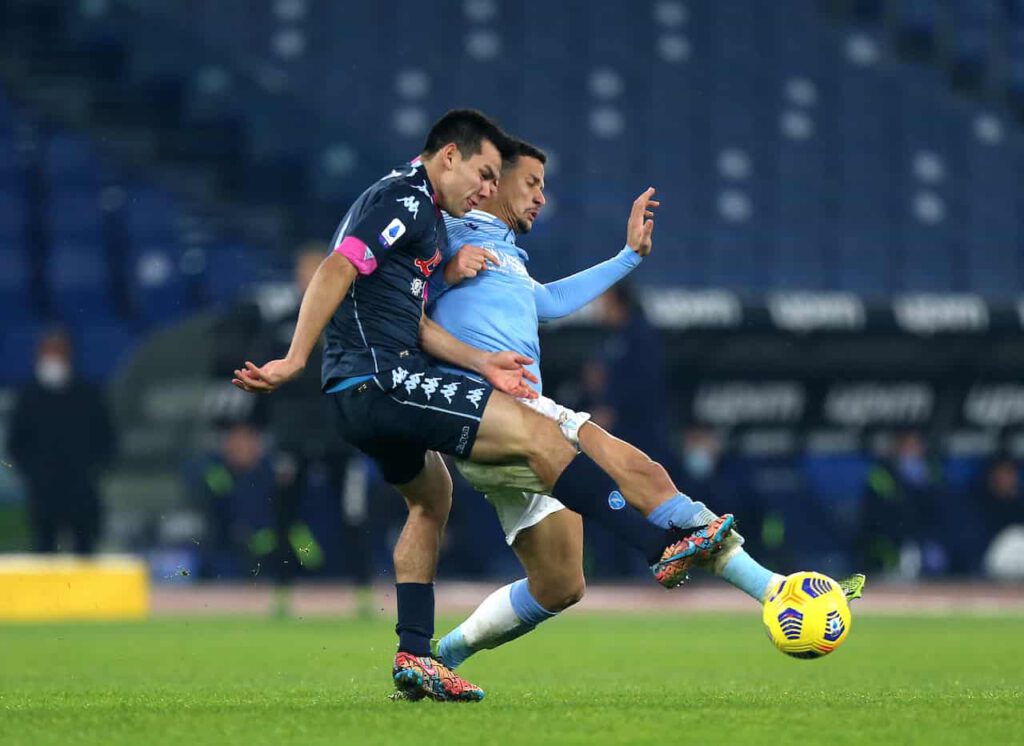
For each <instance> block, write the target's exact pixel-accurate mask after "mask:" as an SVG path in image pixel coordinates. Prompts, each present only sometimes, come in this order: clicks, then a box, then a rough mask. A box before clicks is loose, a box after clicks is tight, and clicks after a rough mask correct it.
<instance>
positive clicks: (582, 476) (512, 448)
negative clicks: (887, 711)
mask: <svg viewBox="0 0 1024 746" xmlns="http://www.w3.org/2000/svg"><path fill="white" fill-rule="evenodd" d="M556 406H557V405H556ZM583 429H585V428H583ZM470 453H471V459H472V460H473V461H475V462H484V463H487V462H491V463H493V462H502V461H508V460H509V459H514V458H521V459H525V460H526V462H527V464H528V465H529V466H530V468H531V469H532V470H533V472H534V473H535V474H536V475H537V476H538V478H539V479H540V481H541V484H540V485H539V486H540V487H541V489H540V490H537V491H541V492H546V493H548V494H550V495H552V496H554V497H555V498H557V499H558V500H560V501H561V502H562V504H564V505H565V506H566V507H567V508H570V509H571V510H574V511H576V512H577V513H579V514H580V515H582V516H583V517H584V518H587V519H592V520H596V521H598V522H599V523H601V524H602V525H603V526H605V527H606V528H607V529H608V530H610V531H611V532H612V533H614V534H615V535H616V536H618V537H619V538H621V539H623V540H624V541H625V542H626V543H628V544H629V545H631V546H633V547H635V548H636V549H638V550H639V551H641V552H642V553H643V555H644V557H645V558H646V559H647V561H648V563H649V564H650V565H651V568H652V571H653V572H654V575H655V577H656V578H657V580H658V582H659V583H661V584H662V585H665V586H667V587H673V586H675V585H678V584H679V583H680V582H682V580H683V579H684V578H685V573H686V570H687V568H688V567H689V565H690V564H692V563H693V561H694V560H695V559H696V558H697V557H698V556H705V555H708V554H709V553H711V552H713V551H715V550H716V549H717V547H718V542H719V541H720V540H721V538H722V537H724V536H725V534H726V533H727V531H728V529H729V527H730V525H731V521H732V517H731V516H727V517H723V519H722V522H721V525H720V526H716V527H714V528H713V529H712V530H711V531H704V530H703V529H702V530H701V532H702V533H703V534H707V536H704V535H701V536H697V535H696V534H695V535H693V536H691V535H690V534H691V533H694V532H690V531H686V530H680V529H676V528H665V527H659V526H656V525H654V524H652V523H650V522H648V521H647V520H645V519H644V518H643V517H642V515H639V514H638V513H637V512H635V511H631V510H620V508H622V507H623V506H624V505H625V502H623V501H622V499H621V498H622V494H621V492H620V491H619V485H618V480H619V479H622V480H623V481H626V482H628V483H630V484H631V485H633V487H632V488H631V491H632V492H633V494H634V495H636V494H640V493H642V492H643V485H641V484H640V480H639V479H638V476H637V474H636V473H635V472H634V471H631V470H629V469H626V468H623V463H622V461H617V460H609V462H608V468H607V469H604V470H602V468H600V467H599V466H598V465H597V464H596V463H595V462H594V461H593V460H591V459H590V458H589V457H587V456H585V455H579V456H577V454H576V448H575V446H574V445H571V444H570V443H569V442H568V441H567V440H566V438H565V436H564V435H563V433H562V430H561V429H560V428H559V426H558V424H557V423H556V422H555V421H554V420H553V419H551V418H550V417H549V416H545V415H543V414H541V413H540V412H537V411H534V410H533V409H532V408H530V407H527V406H524V405H523V404H522V403H520V402H519V401H516V400H515V399H513V398H511V397H509V396H506V395H505V394H502V393H500V392H493V394H492V395H491V396H490V398H489V399H488V401H487V404H486V407H485V409H484V411H483V417H482V418H481V422H480V425H479V428H478V431H477V435H476V440H475V442H474V444H473V447H472V450H471V452H470ZM646 486H649V487H650V488H651V489H652V490H657V491H659V494H658V499H659V502H660V501H663V500H664V499H665V497H666V496H665V495H664V494H661V493H662V492H664V490H666V489H668V490H671V491H672V492H674V491H675V490H672V488H671V485H670V483H669V485H668V486H666V485H664V484H660V485H659V484H655V483H654V482H652V481H650V480H648V482H647V485H646ZM698 533H700V532H698ZM709 537H710V538H709Z"/></svg>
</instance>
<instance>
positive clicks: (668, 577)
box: [651, 513, 736, 588]
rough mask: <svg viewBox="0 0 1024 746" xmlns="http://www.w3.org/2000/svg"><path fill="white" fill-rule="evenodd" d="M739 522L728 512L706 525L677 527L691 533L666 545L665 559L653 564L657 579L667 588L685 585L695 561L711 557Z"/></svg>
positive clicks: (652, 570)
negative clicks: (687, 574) (688, 572)
mask: <svg viewBox="0 0 1024 746" xmlns="http://www.w3.org/2000/svg"><path fill="white" fill-rule="evenodd" d="M735 523H736V519H735V518H734V517H733V514H732V513H726V514H725V515H721V516H719V517H718V518H716V519H715V520H713V521H711V523H709V524H708V525H706V526H694V527H692V528H686V529H677V530H679V531H687V532H689V533H686V534H685V535H683V536H681V537H680V538H679V539H678V540H677V541H675V542H673V543H671V544H669V545H668V546H667V547H665V551H664V552H662V555H661V559H660V560H659V561H657V562H655V563H654V564H653V565H651V572H652V573H654V579H655V580H657V581H658V582H659V583H661V584H662V585H663V586H665V587H666V588H675V587H677V586H679V585H682V584H683V582H684V581H685V580H686V573H687V571H688V570H689V569H690V568H691V567H693V566H694V564H696V563H697V562H701V561H703V560H706V559H708V558H710V557H711V555H713V554H714V553H715V552H717V551H719V550H720V549H721V548H722V542H723V541H724V540H725V537H726V536H727V535H728V534H729V531H731V530H732V527H733V526H734V525H735Z"/></svg>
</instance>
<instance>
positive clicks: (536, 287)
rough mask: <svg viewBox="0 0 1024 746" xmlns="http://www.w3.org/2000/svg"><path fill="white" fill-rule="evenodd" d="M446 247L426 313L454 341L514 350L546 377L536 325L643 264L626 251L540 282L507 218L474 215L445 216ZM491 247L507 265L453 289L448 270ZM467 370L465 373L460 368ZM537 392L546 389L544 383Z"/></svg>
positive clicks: (578, 304) (565, 313)
mask: <svg viewBox="0 0 1024 746" xmlns="http://www.w3.org/2000/svg"><path fill="white" fill-rule="evenodd" d="M444 222H445V226H446V227H447V229H448V246H447V248H445V249H444V250H443V251H442V256H443V259H442V264H441V266H440V267H438V269H437V271H435V272H434V274H433V276H432V277H431V278H430V289H429V293H428V297H427V303H428V305H427V310H428V313H429V314H430V317H431V318H432V319H433V320H434V321H436V322H437V323H438V324H440V325H441V326H443V327H444V328H445V329H447V330H448V331H449V332H450V333H451V334H452V335H453V336H455V337H456V338H457V339H460V340H461V341H463V342H465V343H466V344H469V345H472V346H473V347H477V348H479V349H481V350H490V351H492V352H500V351H501V350H514V351H515V352H519V353H522V354H524V355H529V356H530V357H531V358H533V360H534V363H533V365H531V366H529V369H530V371H531V372H532V373H533V374H534V375H535V376H537V379H538V381H539V380H540V336H539V333H538V325H539V324H540V323H541V322H544V321H550V320H552V319H557V318H560V317H562V316H568V315H569V314H570V313H572V312H573V311H576V310H578V309H580V308H582V307H583V306H585V305H586V304H587V303H589V302H590V301H592V300H593V299H594V298H596V297H597V296H599V295H600V294H601V293H603V292H604V291H605V290H607V289H608V288H610V287H611V286H612V285H614V284H615V283H616V282H618V281H619V280H621V279H622V278H623V277H625V276H626V275H628V274H629V273H630V272H631V271H632V270H633V269H634V268H635V267H636V266H637V265H639V264H640V256H639V255H638V254H637V253H636V252H635V251H633V250H632V249H630V248H629V247H628V246H627V247H625V248H623V249H622V251H620V252H619V253H618V254H617V255H616V256H615V257H613V258H612V259H609V260H608V261H606V262H601V263H600V264H597V265H595V266H593V267H591V268H590V269H586V270H584V271H582V272H578V273H576V274H574V275H572V276H570V277H566V278H564V279H562V280H558V281H556V282H550V283H547V284H541V283H539V282H536V281H535V280H534V279H533V278H532V277H530V273H529V271H528V270H527V269H526V263H527V262H528V261H529V259H530V257H529V255H528V254H527V253H526V252H525V251H524V250H523V249H522V248H520V247H519V246H517V245H516V234H515V232H514V231H513V230H512V229H510V228H509V227H508V226H507V225H506V224H505V223H504V222H503V221H502V220H501V219H499V218H497V217H495V216H494V215H491V214H490V213H487V212H484V211H483V210H473V211H471V212H469V213H467V214H466V216H465V217H463V218H453V217H451V216H450V215H448V214H445V216H444ZM466 245H472V246H479V247H480V248H482V249H487V250H488V251H490V252H491V253H493V254H494V255H495V256H497V257H498V260H499V261H500V262H501V264H500V265H499V266H492V265H490V264H488V267H487V269H486V270H484V271H483V272H480V273H479V274H478V275H477V276H476V277H474V278H472V279H467V280H463V281H462V282H460V283H459V284H458V285H455V286H448V285H446V284H445V281H444V265H445V264H447V262H448V260H449V259H451V258H452V257H453V256H455V254H456V253H458V251H459V249H461V248H462V247H463V246H466ZM459 372H460V373H465V371H459ZM534 388H536V389H537V391H538V392H542V391H543V389H542V386H541V384H540V383H538V384H536V385H535V386H534Z"/></svg>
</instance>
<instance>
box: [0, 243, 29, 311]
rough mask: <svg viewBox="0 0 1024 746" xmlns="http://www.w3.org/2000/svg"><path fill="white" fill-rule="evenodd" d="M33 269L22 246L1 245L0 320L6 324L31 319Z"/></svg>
mask: <svg viewBox="0 0 1024 746" xmlns="http://www.w3.org/2000/svg"><path fill="white" fill-rule="evenodd" d="M31 281H32V268H31V266H30V265H29V261H28V254H27V252H26V251H25V250H24V248H23V247H22V246H20V245H18V246H14V245H5V244H3V243H0V318H2V319H4V321H5V322H7V321H10V320H13V319H26V318H30V317H31V316H32V313H33V309H32V299H31V295H30V292H29V288H30V287H31Z"/></svg>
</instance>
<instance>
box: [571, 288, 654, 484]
mask: <svg viewBox="0 0 1024 746" xmlns="http://www.w3.org/2000/svg"><path fill="white" fill-rule="evenodd" d="M597 304H598V314H599V318H600V322H601V325H602V326H603V327H604V328H605V329H606V330H607V331H608V336H607V337H606V339H605V341H604V343H603V345H602V347H601V351H600V353H599V354H598V355H597V357H596V360H595V361H594V362H593V363H592V367H593V368H594V369H593V370H591V371H589V372H588V373H587V380H588V381H592V382H593V383H595V384H601V383H603V385H604V389H603V391H602V392H600V393H599V394H598V395H597V401H595V406H594V409H593V411H592V415H593V417H594V421H595V422H596V423H598V424H599V425H601V427H603V428H605V429H606V430H610V431H612V432H614V433H615V435H616V437H618V438H621V439H622V440H625V441H626V442H627V443H632V444H633V445H635V446H636V447H637V448H639V449H640V450H641V451H644V452H645V453H647V454H649V455H650V457H651V458H652V459H653V460H655V461H659V462H661V463H666V464H667V463H672V462H673V461H674V459H673V458H672V453H671V445H670V442H671V436H670V430H669V418H668V386H667V382H666V375H665V374H666V369H665V355H664V352H663V348H662V342H661V335H660V334H659V333H658V330H657V329H655V328H654V327H653V326H651V324H650V322H648V321H647V317H646V316H645V315H644V312H643V309H642V308H641V306H640V304H639V302H638V301H637V298H636V295H635V293H634V291H633V289H632V286H630V285H629V283H628V282H620V283H618V284H617V285H613V286H612V287H611V288H609V289H608V290H607V291H606V292H605V293H604V294H602V295H601V296H600V297H599V298H598V299H597ZM638 360H643V361H644V363H643V365H637V361H638Z"/></svg>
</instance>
